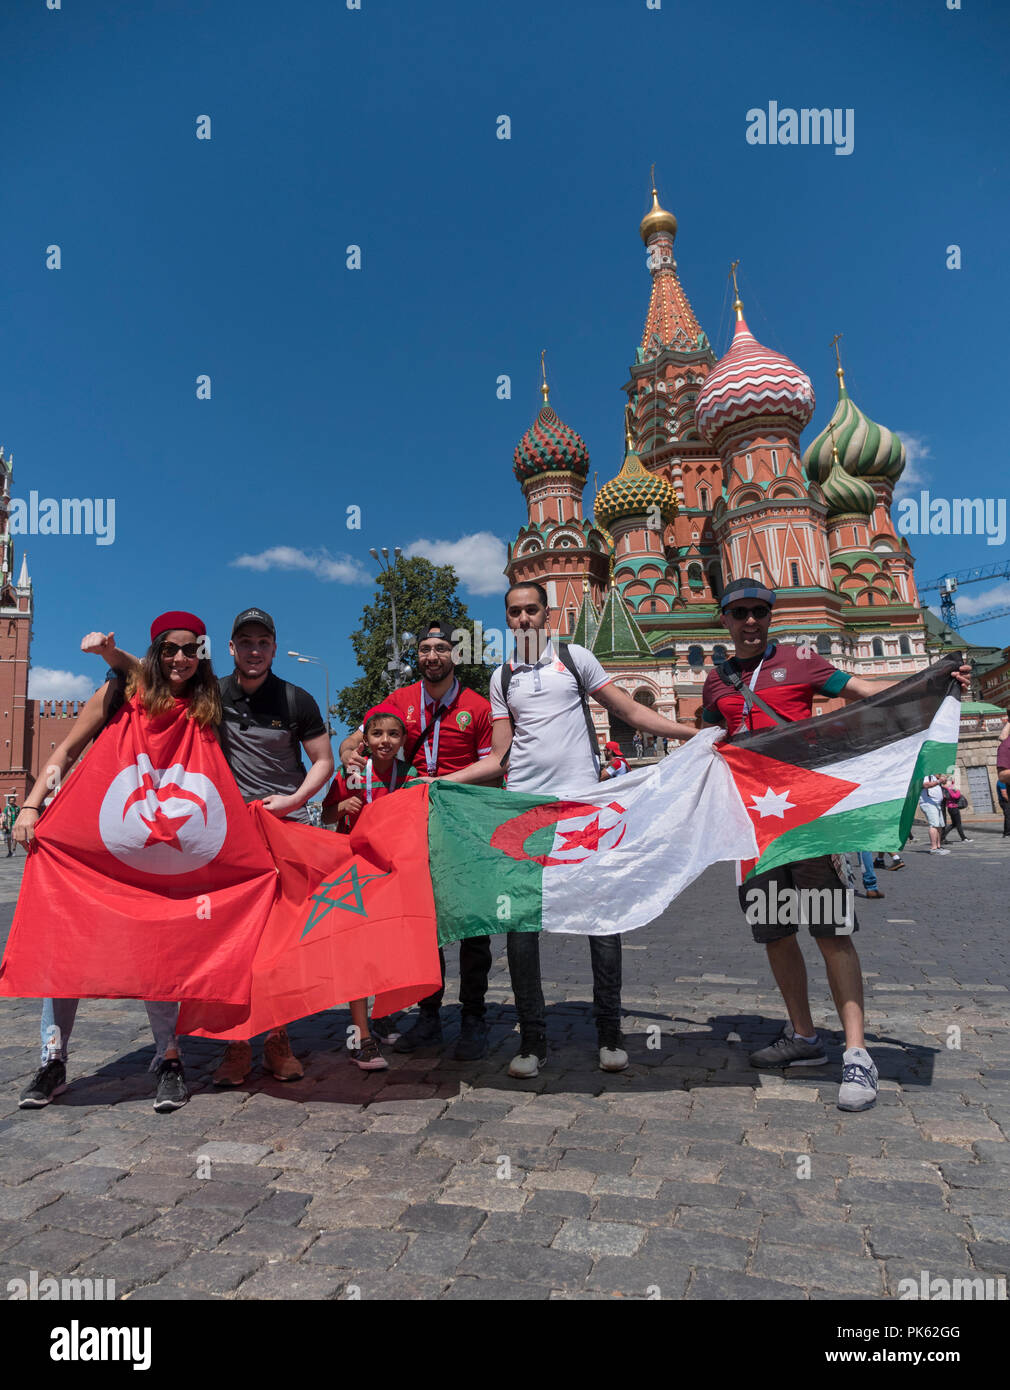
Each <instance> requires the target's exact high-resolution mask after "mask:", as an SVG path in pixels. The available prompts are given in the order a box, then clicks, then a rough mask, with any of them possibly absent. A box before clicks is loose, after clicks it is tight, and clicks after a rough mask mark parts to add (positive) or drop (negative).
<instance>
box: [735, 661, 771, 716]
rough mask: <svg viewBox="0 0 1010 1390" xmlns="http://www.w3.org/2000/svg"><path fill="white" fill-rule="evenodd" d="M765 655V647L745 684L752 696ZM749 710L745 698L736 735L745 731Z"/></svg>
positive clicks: (749, 707) (750, 707) (749, 706)
mask: <svg viewBox="0 0 1010 1390" xmlns="http://www.w3.org/2000/svg"><path fill="white" fill-rule="evenodd" d="M767 655H768V648H767V647H765V649H764V651H763V652H762V653H761V660H760V661H759V662H758V664H757V665H756V666H755V667H754V674H753V675H752V676H751V678H750V680H749V681H748V682H747V684H748V686H749V687H750V692H751V694H752V695H753V694H754V687H755V686H756V685H757V678H758V676H759V675H760V674H761V667H762V666H763V665H764V664H765V657H766V656H767ZM751 709H752V706H751V705H749V704H748V703H747V700H746V698H745V699H744V702H743V714H742V715H741V716H740V727H739V728H738V729H737V733H738V734H742V733H743V732H744V731H745V730H746V729H747V727H748V725H747V717H748V715H749V714H750V712H751Z"/></svg>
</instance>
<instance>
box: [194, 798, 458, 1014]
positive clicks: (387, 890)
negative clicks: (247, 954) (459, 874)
mask: <svg viewBox="0 0 1010 1390" xmlns="http://www.w3.org/2000/svg"><path fill="white" fill-rule="evenodd" d="M249 809H250V813H251V814H252V815H253V816H254V818H255V821H256V824H257V826H258V828H259V831H260V833H261V834H262V836H263V840H264V843H265V844H266V846H267V848H268V849H269V852H270V855H271V857H272V859H273V861H274V863H275V864H276V865H277V869H278V872H279V874H280V880H279V890H280V891H279V894H278V897H277V901H276V902H275V904H274V907H273V910H272V912H271V914H270V919H269V922H268V923H267V927H266V930H265V931H264V933H263V936H262V938H261V939H260V944H259V947H258V949H257V952H256V958H255V961H254V962H253V975H252V994H251V998H250V1003H249V1006H248V1007H247V1008H245V1009H241V1008H232V1007H223V1006H219V1005H218V1006H211V1005H207V1004H199V1003H189V1004H184V1005H183V1007H182V1010H181V1012H180V1015H179V1032H180V1033H196V1034H200V1035H201V1036H207V1037H217V1038H250V1037H255V1036H256V1035H257V1034H259V1033H262V1032H265V1031H266V1030H267V1029H268V1028H276V1027H280V1026H281V1025H282V1024H285V1023H290V1022H292V1021H293V1020H294V1019H298V1018H306V1017H308V1016H309V1015H310V1014H314V1013H318V1012H320V1011H321V1010H323V1009H331V1008H334V1007H336V1006H338V1005H342V1004H345V1003H347V1002H348V1001H349V1000H351V999H364V998H367V997H368V996H369V995H375V996H376V999H375V1004H374V1006H373V1009H372V1014H373V1017H376V1018H381V1017H383V1016H384V1015H386V1014H391V1013H395V1012H397V1011H398V1010H400V1009H406V1008H409V1006H410V1005H411V1004H416V1003H417V1001H418V1000H419V999H424V998H426V997H427V996H428V995H429V994H432V993H433V992H434V991H435V990H436V989H438V988H439V985H440V984H441V978H442V977H441V967H440V964H439V959H438V943H437V940H436V934H435V903H434V899H433V896H432V888H431V878H430V875H429V872H428V787H427V785H420V786H414V787H403V788H401V789H400V790H399V791H397V792H396V794H395V795H394V796H387V797H383V798H382V799H381V800H378V801H375V802H373V803H372V804H371V805H370V806H366V807H365V809H364V811H363V812H362V813H361V815H360V816H359V817H358V819H357V821H356V822H355V825H354V829H353V830H352V831H351V834H350V835H334V834H333V833H332V832H331V831H328V830H319V829H316V828H315V827H313V826H308V825H299V824H296V823H295V822H293V821H279V820H277V818H276V817H275V816H271V815H270V813H269V812H268V811H265V810H264V809H263V807H262V806H260V805H259V804H258V803H256V802H254V803H253V805H252V806H251V807H250V808H249Z"/></svg>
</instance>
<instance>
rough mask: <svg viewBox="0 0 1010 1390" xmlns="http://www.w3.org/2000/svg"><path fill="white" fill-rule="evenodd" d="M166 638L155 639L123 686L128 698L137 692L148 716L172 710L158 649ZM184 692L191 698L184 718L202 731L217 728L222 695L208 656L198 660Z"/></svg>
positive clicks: (161, 636) (170, 697) (168, 686)
mask: <svg viewBox="0 0 1010 1390" xmlns="http://www.w3.org/2000/svg"><path fill="white" fill-rule="evenodd" d="M167 636H168V634H167V633H166V632H162V633H160V634H159V635H158V636H157V637H156V638H155V639H154V641H153V642H152V643H151V645H150V646H149V647H148V649H147V651H146V652H145V653H144V656H143V658H142V660H141V663H140V670H139V671H137V672H135V673H134V674H133V675H131V677H130V679H129V681H128V682H127V686H126V694H127V696H130V695H132V694H133V693H134V691H139V692H140V701H141V704H142V705H143V706H144V710H145V712H146V713H147V714H149V715H151V716H154V715H157V714H167V713H168V711H169V710H172V709H174V708H175V696H174V695H173V694H172V687H171V686H170V685H169V683H168V681H167V680H166V678H165V676H164V675H163V673H162V670H161V648H162V645H163V643H164V641H165V638H166V637H167ZM186 689H187V692H188V694H189V697H190V698H189V709H188V710H187V711H186V718H187V719H192V720H193V721H194V723H196V724H199V726H200V728H201V729H206V728H207V726H208V725H212V726H214V727H216V726H217V725H218V724H220V722H221V717H222V711H221V692H220V689H219V688H218V683H217V676H215V674H214V668H213V666H212V665H211V664H210V657H209V656H202V657H200V660H199V662H198V663H197V668H196V671H195V672H194V673H193V675H192V676H190V678H189V680H188V681H187V683H186Z"/></svg>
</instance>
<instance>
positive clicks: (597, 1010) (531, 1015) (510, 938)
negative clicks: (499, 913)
mask: <svg viewBox="0 0 1010 1390" xmlns="http://www.w3.org/2000/svg"><path fill="white" fill-rule="evenodd" d="M505 939H506V943H507V946H508V960H509V974H510V975H511V976H512V993H513V994H514V995H515V1000H516V1013H517V1014H518V1015H519V1028H520V1030H521V1031H522V1032H526V1031H529V1032H531V1033H540V1034H541V1035H545V1034H546V1032H547V1019H546V1016H545V1015H546V1009H545V1005H544V989H543V984H542V982H541V978H540V933H539V932H535V931H510V932H509V933H508V934H507V936H506V938H505ZM589 958H590V961H591V962H592V967H593V1017H594V1018H595V1020H596V1027H597V1030H598V1031H600V1032H602V1031H603V1030H605V1029H606V1030H610V1029H620V1026H621V938H620V934H619V933H616V932H615V933H614V935H612V936H591V937H590V938H589Z"/></svg>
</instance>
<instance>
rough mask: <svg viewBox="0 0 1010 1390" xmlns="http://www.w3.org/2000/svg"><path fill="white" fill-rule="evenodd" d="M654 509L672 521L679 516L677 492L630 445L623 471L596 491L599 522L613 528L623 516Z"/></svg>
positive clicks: (595, 514)
mask: <svg viewBox="0 0 1010 1390" xmlns="http://www.w3.org/2000/svg"><path fill="white" fill-rule="evenodd" d="M654 508H658V510H659V514H660V516H661V517H662V518H663V520H664V521H672V520H673V519H674V517H675V516H676V515H677V494H676V493H675V492H674V490H673V488H672V487H671V486H670V484H669V483H668V482H667V481H666V480H665V478H659V477H657V476H656V474H655V473H650V472H649V470H648V469H647V468H646V466H645V464H644V463H643V462H642V460H641V459H640V458H639V457H638V455H637V454H636V453H635V451H634V450H633V449H632V448H631V447H630V445H629V447H628V451H627V453H626V454H625V456H624V466H623V468H622V469H621V471H620V473H618V475H617V477H616V478H611V480H610V482H609V483H604V485H603V486H602V487H601V488H600V490H599V492H598V493H597V494H596V501H595V503H594V504H593V516H594V517H595V518H596V524H597V526H601V527H606V528H609V527H611V526H613V524H614V522H615V521H616V520H617V519H618V518H619V517H622V516H639V515H642V514H648V513H649V512H651V511H652V510H653V509H654Z"/></svg>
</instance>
